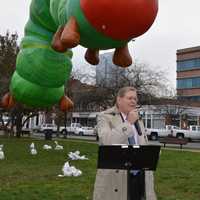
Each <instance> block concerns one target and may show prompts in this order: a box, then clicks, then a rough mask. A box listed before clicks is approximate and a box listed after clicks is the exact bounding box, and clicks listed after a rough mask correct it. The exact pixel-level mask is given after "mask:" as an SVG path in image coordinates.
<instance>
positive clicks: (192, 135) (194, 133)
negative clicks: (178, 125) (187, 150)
mask: <svg viewBox="0 0 200 200" xmlns="http://www.w3.org/2000/svg"><path fill="white" fill-rule="evenodd" d="M173 137H177V138H180V139H182V138H187V139H189V140H200V126H196V125H192V126H190V127H189V129H186V130H185V129H179V130H174V131H173Z"/></svg>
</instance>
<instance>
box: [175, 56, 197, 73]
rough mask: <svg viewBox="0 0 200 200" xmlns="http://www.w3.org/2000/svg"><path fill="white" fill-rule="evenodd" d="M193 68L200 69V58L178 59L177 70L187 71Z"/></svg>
mask: <svg viewBox="0 0 200 200" xmlns="http://www.w3.org/2000/svg"><path fill="white" fill-rule="evenodd" d="M191 69H200V58H196V59H191V60H183V61H177V71H178V72H180V71H186V70H191Z"/></svg>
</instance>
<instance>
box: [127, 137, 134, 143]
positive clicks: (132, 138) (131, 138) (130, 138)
mask: <svg viewBox="0 0 200 200" xmlns="http://www.w3.org/2000/svg"><path fill="white" fill-rule="evenodd" d="M128 143H129V144H135V138H134V136H131V137H129V138H128Z"/></svg>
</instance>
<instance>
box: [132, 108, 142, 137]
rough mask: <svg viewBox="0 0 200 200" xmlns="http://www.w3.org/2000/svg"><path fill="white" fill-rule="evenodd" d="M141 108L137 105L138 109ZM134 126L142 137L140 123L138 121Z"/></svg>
mask: <svg viewBox="0 0 200 200" xmlns="http://www.w3.org/2000/svg"><path fill="white" fill-rule="evenodd" d="M140 107H141V106H140V105H137V106H136V108H137V109H139V108H140ZM134 125H135V128H136V130H137V132H138V135H140V136H141V135H142V130H141V128H140V124H139V121H138V120H136V121H135V123H134Z"/></svg>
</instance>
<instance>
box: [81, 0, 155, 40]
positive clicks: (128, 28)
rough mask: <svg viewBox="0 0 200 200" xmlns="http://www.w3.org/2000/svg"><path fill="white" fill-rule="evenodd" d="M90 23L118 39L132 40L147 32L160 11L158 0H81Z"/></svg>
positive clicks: (101, 31) (82, 7) (106, 34)
mask: <svg viewBox="0 0 200 200" xmlns="http://www.w3.org/2000/svg"><path fill="white" fill-rule="evenodd" d="M80 5H81V9H82V11H83V13H84V15H85V17H86V18H87V20H88V21H89V23H90V24H91V25H92V26H93V27H94V28H95V29H96V30H97V31H98V32H100V33H103V34H104V35H105V36H108V37H111V38H113V39H116V40H130V39H132V38H135V37H138V36H140V35H142V34H143V33H145V32H146V31H147V30H148V29H149V28H150V27H151V25H152V24H153V22H154V20H155V18H156V15H157V12H158V0H81V1H80Z"/></svg>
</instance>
